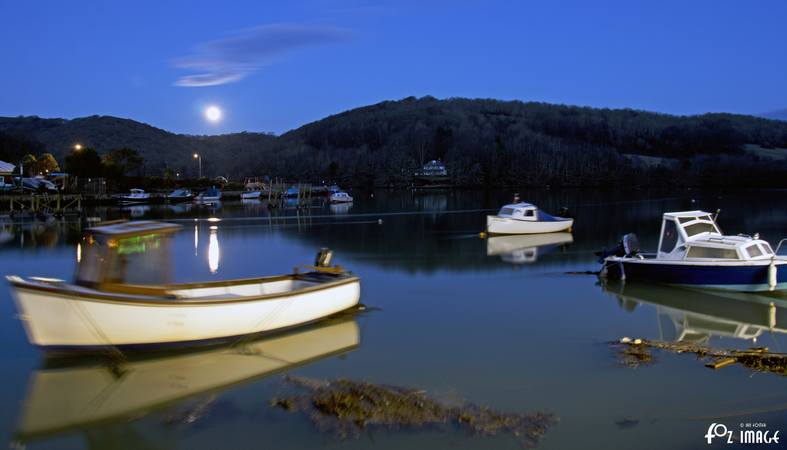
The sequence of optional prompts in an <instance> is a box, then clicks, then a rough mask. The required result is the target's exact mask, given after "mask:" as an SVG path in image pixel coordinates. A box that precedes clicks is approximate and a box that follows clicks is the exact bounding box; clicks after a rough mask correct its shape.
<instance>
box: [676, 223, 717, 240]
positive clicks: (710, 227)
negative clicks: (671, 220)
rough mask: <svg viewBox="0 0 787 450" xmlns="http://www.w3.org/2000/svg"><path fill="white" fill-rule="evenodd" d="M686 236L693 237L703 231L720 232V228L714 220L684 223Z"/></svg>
mask: <svg viewBox="0 0 787 450" xmlns="http://www.w3.org/2000/svg"><path fill="white" fill-rule="evenodd" d="M683 229H684V230H685V231H686V236H688V237H692V236H696V235H698V234H702V233H718V232H719V230H718V228H716V225H714V224H713V222H697V223H693V224H691V225H684V226H683Z"/></svg>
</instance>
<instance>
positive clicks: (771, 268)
mask: <svg viewBox="0 0 787 450" xmlns="http://www.w3.org/2000/svg"><path fill="white" fill-rule="evenodd" d="M776 272H777V269H776V259H775V258H771V263H770V265H768V290H769V291H772V290H774V289H776Z"/></svg>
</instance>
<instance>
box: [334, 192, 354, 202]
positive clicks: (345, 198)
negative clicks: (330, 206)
mask: <svg viewBox="0 0 787 450" xmlns="http://www.w3.org/2000/svg"><path fill="white" fill-rule="evenodd" d="M330 201H331V203H352V202H353V198H352V196H351V195H350V194H348V193H346V192H344V191H339V192H336V193H333V194H331V197H330Z"/></svg>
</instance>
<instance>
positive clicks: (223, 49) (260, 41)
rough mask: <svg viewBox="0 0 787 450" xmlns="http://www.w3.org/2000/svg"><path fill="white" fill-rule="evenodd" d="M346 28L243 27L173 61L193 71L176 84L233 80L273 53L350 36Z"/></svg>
mask: <svg viewBox="0 0 787 450" xmlns="http://www.w3.org/2000/svg"><path fill="white" fill-rule="evenodd" d="M351 35H352V34H351V32H350V31H349V30H347V29H344V28H337V27H329V26H314V25H297V24H270V25H261V26H258V27H254V28H250V29H247V30H243V31H240V32H237V33H234V34H233V35H231V36H229V37H226V38H224V39H218V40H215V41H210V42H206V43H204V44H201V45H199V46H197V47H196V48H195V51H194V53H193V54H191V55H189V56H184V57H182V58H178V59H176V60H175V61H174V65H175V66H176V67H179V68H181V69H189V70H191V71H192V72H196V73H193V74H191V75H185V76H183V77H181V78H179V79H178V80H177V81H175V85H176V86H182V87H202V86H218V85H221V84H227V83H233V82H236V81H239V80H242V79H243V78H245V77H247V76H249V75H250V74H252V73H254V72H255V71H257V70H259V69H260V68H261V67H263V66H265V65H267V64H270V63H271V62H272V60H273V58H274V57H276V56H279V55H281V54H284V53H287V52H290V51H293V50H297V49H299V48H305V47H314V46H317V45H322V44H332V43H336V42H342V41H345V40H348V39H349V38H350V37H351Z"/></svg>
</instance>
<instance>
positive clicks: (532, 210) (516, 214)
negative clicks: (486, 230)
mask: <svg viewBox="0 0 787 450" xmlns="http://www.w3.org/2000/svg"><path fill="white" fill-rule="evenodd" d="M539 212H540V211H539V210H538V207H537V206H536V205H532V204H530V203H525V202H521V203H512V204H510V205H505V206H503V207H502V208H500V211H499V212H498V213H497V216H498V217H505V218H507V219H515V220H529V221H537V220H539V219H538V217H539Z"/></svg>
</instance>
